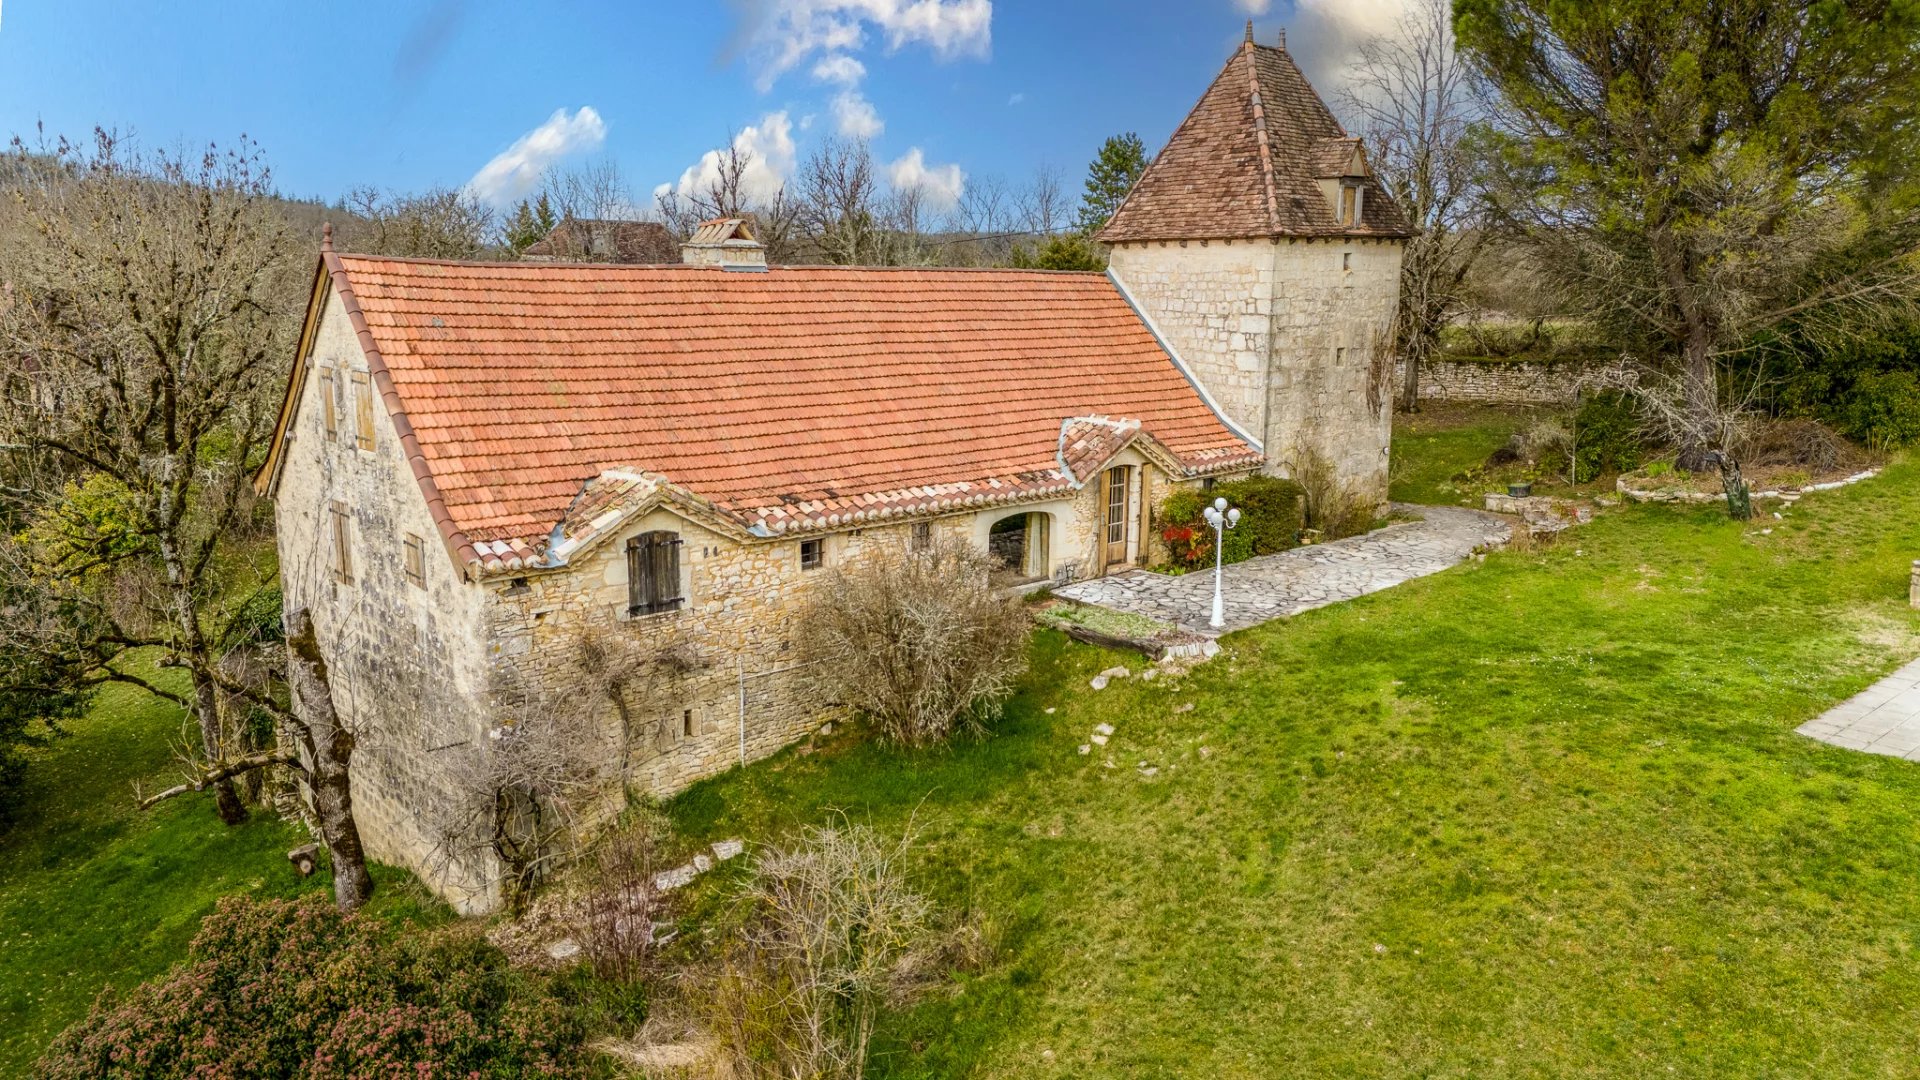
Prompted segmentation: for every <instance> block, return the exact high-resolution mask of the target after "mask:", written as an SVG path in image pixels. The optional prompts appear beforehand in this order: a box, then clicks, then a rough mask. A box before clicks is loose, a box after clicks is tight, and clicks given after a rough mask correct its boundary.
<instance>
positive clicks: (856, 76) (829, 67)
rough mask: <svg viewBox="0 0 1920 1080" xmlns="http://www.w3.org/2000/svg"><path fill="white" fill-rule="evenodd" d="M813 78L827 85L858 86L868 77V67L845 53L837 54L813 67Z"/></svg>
mask: <svg viewBox="0 0 1920 1080" xmlns="http://www.w3.org/2000/svg"><path fill="white" fill-rule="evenodd" d="M813 77H814V78H815V79H818V80H820V81H821V82H825V83H839V84H840V85H841V86H857V85H859V83H860V80H861V79H864V78H866V77H867V65H865V64H863V63H861V62H860V61H858V60H855V59H854V58H853V57H851V56H848V55H847V54H845V53H835V54H833V55H832V56H829V57H825V58H823V59H822V60H821V61H820V62H819V63H817V64H815V65H813Z"/></svg>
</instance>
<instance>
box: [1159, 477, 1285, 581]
mask: <svg viewBox="0 0 1920 1080" xmlns="http://www.w3.org/2000/svg"><path fill="white" fill-rule="evenodd" d="M1215 499H1225V500H1227V502H1229V503H1231V504H1233V505H1234V506H1237V507H1239V508H1240V513H1241V517H1240V526H1239V528H1236V529H1233V530H1231V531H1230V532H1228V533H1227V535H1226V545H1225V549H1224V550H1223V551H1222V552H1221V558H1222V561H1224V562H1229V563H1236V562H1242V561H1244V560H1246V559H1250V558H1252V557H1254V556H1255V555H1271V554H1273V553H1275V552H1277V551H1285V550H1287V549H1288V548H1291V547H1293V546H1295V545H1297V544H1298V543H1299V542H1300V528H1301V525H1302V523H1303V514H1304V511H1305V492H1304V491H1303V490H1302V488H1301V486H1300V485H1299V484H1298V483H1295V482H1294V481H1292V480H1282V479H1280V478H1278V477H1273V476H1250V477H1247V478H1246V479H1244V480H1234V481H1231V482H1229V483H1225V484H1216V485H1214V488H1213V490H1211V491H1201V490H1198V489H1194V488H1183V489H1181V490H1179V491H1176V492H1174V493H1173V494H1171V495H1169V496H1167V498H1166V501H1165V502H1163V503H1161V504H1160V509H1159V512H1158V513H1157V514H1156V515H1155V517H1156V521H1155V527H1156V528H1157V529H1158V530H1159V533H1160V539H1161V540H1162V541H1164V542H1165V543H1166V545H1167V558H1168V561H1169V562H1171V563H1172V564H1173V565H1174V566H1177V567H1179V568H1181V569H1183V570H1196V569H1201V568H1204V567H1207V566H1211V565H1213V527H1212V526H1211V525H1208V524H1207V520H1206V517H1205V516H1204V512H1205V510H1206V508H1207V507H1209V506H1212V505H1213V500H1215Z"/></svg>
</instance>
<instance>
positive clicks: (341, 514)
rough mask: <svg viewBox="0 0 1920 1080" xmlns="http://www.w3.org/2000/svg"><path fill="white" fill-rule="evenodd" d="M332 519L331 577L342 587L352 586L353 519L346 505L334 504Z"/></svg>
mask: <svg viewBox="0 0 1920 1080" xmlns="http://www.w3.org/2000/svg"><path fill="white" fill-rule="evenodd" d="M332 518H333V577H334V580H335V581H338V582H340V583H341V584H343V585H351V584H353V532H352V527H353V517H352V515H351V514H350V513H349V512H348V510H347V504H345V503H334V504H333V507H332Z"/></svg>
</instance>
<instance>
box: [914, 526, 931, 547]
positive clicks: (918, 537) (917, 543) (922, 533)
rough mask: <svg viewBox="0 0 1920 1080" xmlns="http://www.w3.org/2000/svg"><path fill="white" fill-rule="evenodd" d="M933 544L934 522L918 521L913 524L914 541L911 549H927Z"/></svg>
mask: <svg viewBox="0 0 1920 1080" xmlns="http://www.w3.org/2000/svg"><path fill="white" fill-rule="evenodd" d="M932 546H933V522H931V521H917V522H915V523H914V525H913V543H912V546H911V549H910V550H913V551H926V550H927V549H928V548H931V547H932Z"/></svg>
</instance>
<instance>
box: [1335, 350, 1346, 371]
mask: <svg viewBox="0 0 1920 1080" xmlns="http://www.w3.org/2000/svg"><path fill="white" fill-rule="evenodd" d="M1333 366H1334V367H1346V366H1347V350H1346V349H1345V348H1338V349H1335V350H1333Z"/></svg>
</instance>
